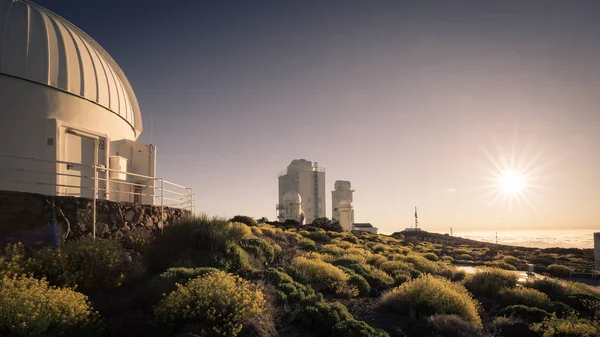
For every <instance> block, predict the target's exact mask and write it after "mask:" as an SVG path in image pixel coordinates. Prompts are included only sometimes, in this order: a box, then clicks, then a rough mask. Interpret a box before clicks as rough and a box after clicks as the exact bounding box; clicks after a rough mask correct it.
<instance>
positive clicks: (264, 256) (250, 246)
mask: <svg viewBox="0 0 600 337" xmlns="http://www.w3.org/2000/svg"><path fill="white" fill-rule="evenodd" d="M252 228H258V227H252ZM242 247H243V248H244V250H246V251H247V252H249V253H251V254H252V255H254V256H255V257H257V258H258V259H260V260H261V261H263V262H268V263H271V262H273V260H274V259H275V249H274V248H273V246H271V244H270V243H269V242H268V241H267V240H264V239H259V238H250V239H246V240H244V241H243V243H242Z"/></svg>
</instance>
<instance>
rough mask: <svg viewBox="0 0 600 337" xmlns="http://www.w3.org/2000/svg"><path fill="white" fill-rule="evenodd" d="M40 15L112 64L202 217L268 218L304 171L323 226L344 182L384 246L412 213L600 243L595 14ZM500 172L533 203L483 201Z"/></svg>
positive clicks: (81, 9)
mask: <svg viewBox="0 0 600 337" xmlns="http://www.w3.org/2000/svg"><path fill="white" fill-rule="evenodd" d="M37 3H39V4H41V5H42V6H45V7H47V8H49V9H50V10H52V11H54V12H56V13H57V14H59V15H61V16H63V17H65V18H66V19H67V20H69V21H71V22H73V23H74V24H76V25H77V26H79V27H80V28H81V29H83V30H84V31H85V32H87V33H88V34H89V35H90V36H92V37H93V38H94V39H96V40H97V41H98V42H99V43H100V45H102V46H103V47H104V48H105V49H106V50H107V51H108V52H109V53H110V54H111V56H112V57H113V58H114V59H115V60H116V61H117V63H118V64H119V65H120V66H121V68H122V69H123V71H124V72H125V74H126V75H127V77H128V79H129V81H130V82H131V84H132V86H133V88H134V90H135V92H136V95H137V97H138V100H139V102H140V105H141V108H142V114H143V118H144V133H143V134H142V136H141V137H140V139H139V140H140V141H142V142H146V143H150V142H151V143H153V144H156V145H157V147H158V174H159V176H162V177H164V178H165V179H167V180H171V181H174V182H177V183H180V184H184V185H189V186H191V187H193V188H194V190H195V193H196V198H197V209H198V211H204V212H207V213H210V214H216V215H224V216H232V215H235V214H246V215H250V216H253V217H257V218H258V217H262V216H266V217H268V218H269V219H272V220H274V219H275V204H276V202H277V193H278V190H277V173H278V172H279V171H281V170H283V169H284V168H285V167H286V166H287V165H288V164H289V162H290V161H291V160H292V159H296V158H305V159H307V160H311V161H317V162H318V163H319V165H321V166H324V167H325V168H326V171H327V173H326V190H327V216H328V217H330V216H331V206H330V203H331V190H332V189H333V184H334V181H335V180H338V179H339V180H350V181H351V182H352V186H353V188H354V189H355V190H356V192H355V195H354V207H355V217H356V219H355V220H356V221H357V222H371V223H373V224H374V225H375V226H377V227H379V229H380V232H383V233H391V232H394V231H397V230H400V229H403V228H405V227H408V226H410V225H412V224H413V222H414V220H413V208H414V206H418V207H419V221H420V225H421V226H422V227H423V228H425V229H427V230H433V231H446V232H447V231H448V230H449V228H450V227H453V228H454V231H461V230H463V231H464V230H510V229H575V228H581V229H591V230H598V229H600V110H599V107H600V20H599V19H598V18H600V2H598V1H593V0H591V1H406V2H401V1H358V2H354V1H347V0H345V1H327V2H324V1H273V2H266V1H239V2H232V1H173V2H171V1H112V0H111V1H107V0H102V1H100V0H99V1H81V0H79V1H56V0H54V1H50V0H47V1H37ZM486 153H487V154H486ZM503 158H504V160H506V162H507V163H510V158H515V160H514V162H515V163H516V164H515V165H516V166H517V167H520V168H521V169H522V170H525V171H526V172H527V173H528V174H529V177H530V186H529V188H528V190H529V191H528V192H525V193H524V194H523V196H524V197H526V198H527V200H528V202H526V201H525V200H523V199H522V198H521V199H517V198H514V200H512V201H513V202H512V204H511V203H510V202H509V199H508V198H504V197H500V198H496V199H495V189H494V188H493V187H491V186H489V185H490V184H493V183H494V181H493V177H494V175H496V174H498V169H497V168H496V167H495V166H494V163H496V164H499V165H502V164H501V163H502V160H503ZM525 166H528V167H527V168H525ZM490 179H491V180H490Z"/></svg>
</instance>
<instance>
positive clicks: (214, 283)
mask: <svg viewBox="0 0 600 337" xmlns="http://www.w3.org/2000/svg"><path fill="white" fill-rule="evenodd" d="M265 305H266V302H265V299H264V297H263V294H262V292H261V291H260V290H259V289H256V288H255V287H254V286H253V285H252V284H251V283H249V282H248V281H246V280H243V279H242V278H240V277H237V276H234V275H231V274H227V273H225V272H222V271H218V272H214V273H209V274H206V275H204V276H201V277H198V278H195V279H193V280H191V281H189V282H188V283H187V284H186V285H185V286H182V285H178V289H177V290H175V291H173V292H172V293H170V294H169V295H168V296H167V297H165V298H164V299H163V300H162V301H161V302H160V303H159V304H158V305H157V306H156V308H155V310H154V314H155V316H156V318H157V319H158V320H159V321H161V322H164V323H168V324H172V325H175V326H180V327H181V326H184V325H185V324H192V325H198V326H201V327H203V329H202V330H203V335H213V334H216V335H220V336H237V334H238V333H239V332H240V331H241V330H242V328H243V326H244V324H246V323H247V322H249V321H250V320H251V319H252V318H254V317H256V316H257V315H259V314H260V313H262V312H263V311H264V310H265Z"/></svg>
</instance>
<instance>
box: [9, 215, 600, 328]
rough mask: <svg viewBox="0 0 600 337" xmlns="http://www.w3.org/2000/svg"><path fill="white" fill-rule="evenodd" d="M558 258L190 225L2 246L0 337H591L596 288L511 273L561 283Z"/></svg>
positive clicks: (229, 223) (314, 229)
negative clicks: (464, 266) (532, 270)
mask: <svg viewBox="0 0 600 337" xmlns="http://www.w3.org/2000/svg"><path fill="white" fill-rule="evenodd" d="M511 249H512V248H511ZM512 251H514V252H518V253H516V254H512V255H511V254H510V252H512ZM572 253H573V254H571V255H572V256H569V255H567V257H568V258H572V259H580V260H581V261H579V262H580V263H581V265H582V266H583V265H585V264H586V263H588V261H587V259H586V258H585V257H584V256H579V255H577V252H572ZM559 255H560V254H558V253H545V252H543V251H534V250H527V249H523V250H519V249H513V250H510V251H506V250H496V251H493V250H492V249H490V248H489V247H486V246H478V245H475V244H468V243H465V242H453V241H451V240H445V241H444V240H437V242H436V240H430V241H424V240H418V239H417V238H415V237H412V238H406V237H404V236H403V235H402V234H400V233H396V234H394V235H391V236H388V235H376V234H370V233H364V232H352V233H350V232H344V231H342V230H341V228H340V227H339V225H337V224H336V223H331V222H330V221H328V220H326V219H318V220H316V221H315V222H314V224H313V225H308V226H299V225H297V224H294V223H286V224H280V223H258V222H257V221H256V220H254V219H252V218H249V217H244V216H236V217H234V218H232V219H230V220H225V219H220V218H209V217H206V216H201V217H196V218H190V219H186V220H183V221H180V222H179V223H177V224H174V225H172V226H170V227H167V228H165V229H164V233H163V234H162V235H158V236H153V235H151V234H150V233H148V235H138V236H136V237H126V238H123V241H110V240H101V239H97V240H96V241H93V240H91V239H90V238H82V239H78V240H74V241H69V242H66V243H63V244H62V245H61V246H60V247H46V248H43V249H37V250H34V249H30V248H26V247H23V246H21V245H12V246H8V247H6V248H5V249H4V251H3V252H2V253H1V254H0V336H128V337H131V336H151V337H153V336H154V337H162V336H180V337H184V336H186V337H193V336H264V337H269V336H324V337H326V336H337V337H367V336H381V337H384V336H419V337H434V336H543V337H552V336H574V337H579V336H581V337H585V336H588V337H592V336H600V326H599V324H598V321H599V320H600V293H598V292H597V291H596V290H594V289H593V288H591V287H589V286H586V285H584V284H581V283H575V282H568V281H562V280H556V279H552V278H544V279H536V280H533V281H530V282H526V283H523V284H520V283H518V282H517V277H516V276H515V273H514V272H512V271H514V270H516V269H523V266H524V265H525V263H527V262H529V261H531V260H532V259H534V258H537V259H538V262H543V263H536V265H539V266H541V267H544V268H545V270H544V272H548V273H549V274H552V273H557V274H561V275H564V274H565V272H566V270H565V269H564V268H562V267H560V266H559V267H556V266H554V267H553V265H561V264H560V263H559V262H560V261H561V258H562V256H559ZM575 256H577V257H575ZM457 262H461V263H464V262H468V263H469V264H475V265H482V266H486V268H485V269H483V270H482V271H481V272H478V273H475V274H471V275H466V274H465V273H464V272H462V271H460V270H458V269H457V268H456V267H455V263H457ZM571 265H572V264H571Z"/></svg>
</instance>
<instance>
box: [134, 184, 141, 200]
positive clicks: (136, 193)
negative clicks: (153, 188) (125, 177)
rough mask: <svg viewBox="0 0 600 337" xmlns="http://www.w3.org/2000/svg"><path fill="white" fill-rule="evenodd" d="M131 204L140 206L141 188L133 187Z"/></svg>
mask: <svg viewBox="0 0 600 337" xmlns="http://www.w3.org/2000/svg"><path fill="white" fill-rule="evenodd" d="M133 193H134V194H133V202H135V203H136V204H141V203H142V188H141V187H135V188H134V189H133Z"/></svg>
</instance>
